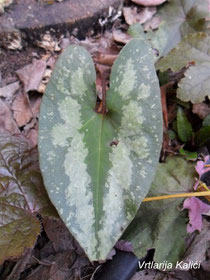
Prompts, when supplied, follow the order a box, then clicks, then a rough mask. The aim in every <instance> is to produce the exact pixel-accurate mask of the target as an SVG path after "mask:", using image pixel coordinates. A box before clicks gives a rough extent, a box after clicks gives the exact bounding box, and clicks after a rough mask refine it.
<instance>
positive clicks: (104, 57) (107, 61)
mask: <svg viewBox="0 0 210 280" xmlns="http://www.w3.org/2000/svg"><path fill="white" fill-rule="evenodd" d="M117 57H118V55H116V54H103V53H99V54H97V55H96V56H95V58H94V61H95V62H96V63H100V64H103V65H108V66H112V65H113V63H114V61H115V59H116V58H117Z"/></svg>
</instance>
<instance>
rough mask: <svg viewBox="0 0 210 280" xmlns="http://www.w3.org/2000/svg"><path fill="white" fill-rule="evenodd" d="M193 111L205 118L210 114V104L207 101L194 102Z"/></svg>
mask: <svg viewBox="0 0 210 280" xmlns="http://www.w3.org/2000/svg"><path fill="white" fill-rule="evenodd" d="M192 112H193V113H194V114H196V115H198V116H199V118H200V119H202V120H203V119H204V118H205V117H206V116H208V115H209V114H210V106H209V104H206V103H197V104H193V107H192Z"/></svg>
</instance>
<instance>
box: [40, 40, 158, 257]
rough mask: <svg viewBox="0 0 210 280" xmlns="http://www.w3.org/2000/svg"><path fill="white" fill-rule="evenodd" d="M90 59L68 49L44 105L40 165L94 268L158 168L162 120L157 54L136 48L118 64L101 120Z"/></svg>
mask: <svg viewBox="0 0 210 280" xmlns="http://www.w3.org/2000/svg"><path fill="white" fill-rule="evenodd" d="M95 76H96V75H95V69H94V65H93V62H92V59H91V57H90V55H89V53H88V52H87V51H86V50H85V49H84V48H82V47H79V46H75V45H73V46H70V47H69V48H68V49H67V50H66V51H65V52H64V53H63V54H62V55H61V57H60V58H59V60H58V62H57V64H56V67H55V70H54V73H53V75H52V77H51V80H50V82H49V84H48V86H47V90H46V93H45V95H44V98H43V103H42V105H41V118H40V124H39V151H40V164H41V170H42V173H43V176H44V182H45V185H46V188H47V190H48V193H49V196H50V198H51V200H52V202H53V203H54V205H55V206H56V208H57V210H58V212H59V214H60V216H61V218H62V219H63V221H64V222H65V223H66V225H67V227H68V228H69V230H70V231H71V232H72V234H73V235H74V236H75V238H76V239H77V240H78V241H79V243H80V245H81V246H82V247H83V248H84V250H85V252H86V254H87V255H88V257H89V259H90V260H98V259H105V258H106V256H107V254H108V253H109V251H110V249H111V248H112V247H113V245H114V244H115V243H116V241H117V240H118V239H119V237H120V236H121V234H122V233H123V231H124V230H125V228H126V227H127V226H128V224H129V223H130V222H131V220H132V219H133V218H134V216H135V214H136V212H137V209H138V207H139V205H140V203H141V201H142V200H143V198H144V197H145V195H146V194H147V192H148V190H149V187H150V184H151V181H152V179H153V176H154V174H155V169H156V165H157V163H158V158H159V152H160V146H161V137H162V113H161V105H160V92H159V84H158V80H157V76H156V72H155V68H154V64H153V59H152V52H151V50H150V47H149V46H148V44H147V43H145V41H143V40H140V39H134V40H132V41H131V42H130V43H129V44H128V45H126V46H125V47H124V48H123V50H122V51H121V52H120V55H119V57H118V59H117V60H116V62H115V63H114V66H113V69H112V73H111V78H110V89H109V91H108V92H107V100H106V101H107V109H108V112H107V113H106V114H99V113H96V112H95V110H94V108H95V104H96V90H95V78H96V77H95Z"/></svg>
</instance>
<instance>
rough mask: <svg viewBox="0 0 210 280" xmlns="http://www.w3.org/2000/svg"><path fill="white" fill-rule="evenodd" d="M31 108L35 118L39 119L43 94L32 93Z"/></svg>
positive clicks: (30, 96)
mask: <svg viewBox="0 0 210 280" xmlns="http://www.w3.org/2000/svg"><path fill="white" fill-rule="evenodd" d="M29 102H30V108H31V111H32V113H33V116H34V117H35V118H37V117H38V116H39V111H40V105H41V102H42V94H41V93H30V95H29Z"/></svg>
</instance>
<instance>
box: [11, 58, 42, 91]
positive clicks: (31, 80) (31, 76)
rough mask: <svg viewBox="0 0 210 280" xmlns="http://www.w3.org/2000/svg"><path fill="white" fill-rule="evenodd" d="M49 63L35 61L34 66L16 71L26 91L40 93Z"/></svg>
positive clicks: (30, 65) (29, 65)
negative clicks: (40, 86)
mask: <svg viewBox="0 0 210 280" xmlns="http://www.w3.org/2000/svg"><path fill="white" fill-rule="evenodd" d="M46 65H47V63H46V62H45V61H43V60H37V59H33V61H32V64H28V65H26V66H24V67H23V68H21V69H19V70H17V71H16V73H17V75H18V77H19V79H20V80H21V82H22V83H23V85H24V91H25V92H28V91H30V90H36V91H38V88H39V85H40V83H41V81H42V78H43V76H44V73H45V69H46Z"/></svg>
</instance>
